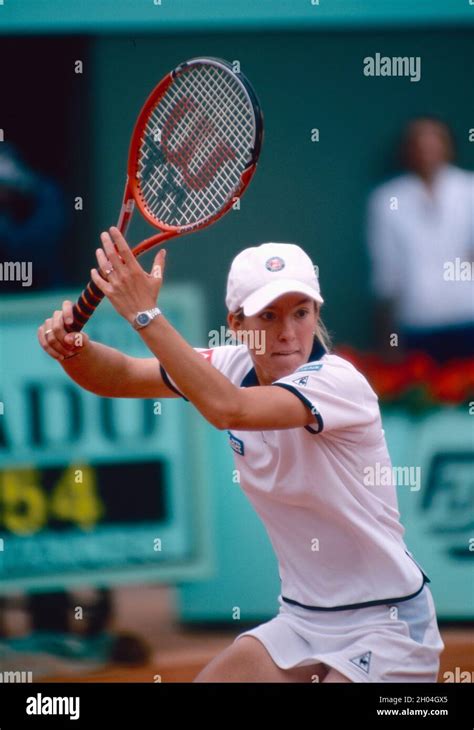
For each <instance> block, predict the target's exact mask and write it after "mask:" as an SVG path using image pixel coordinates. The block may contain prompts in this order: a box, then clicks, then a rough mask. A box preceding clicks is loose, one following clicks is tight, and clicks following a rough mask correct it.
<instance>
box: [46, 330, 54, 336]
mask: <svg viewBox="0 0 474 730" xmlns="http://www.w3.org/2000/svg"><path fill="white" fill-rule="evenodd" d="M52 331H53V330H45V335H49V333H50V332H52Z"/></svg>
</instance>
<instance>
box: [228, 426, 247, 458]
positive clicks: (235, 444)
mask: <svg viewBox="0 0 474 730" xmlns="http://www.w3.org/2000/svg"><path fill="white" fill-rule="evenodd" d="M227 433H228V434H229V443H230V448H231V449H233V450H234V451H235V453H236V454H240V456H243V455H244V453H245V451H244V442H243V441H242V440H241V439H238V438H237V436H234V434H233V433H231V432H230V431H227Z"/></svg>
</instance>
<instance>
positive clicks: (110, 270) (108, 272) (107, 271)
mask: <svg viewBox="0 0 474 730" xmlns="http://www.w3.org/2000/svg"><path fill="white" fill-rule="evenodd" d="M113 270H114V267H113V266H112V268H111V269H106V270H105V273H106V274H107V276H108V275H109V274H111V273H112V271H113Z"/></svg>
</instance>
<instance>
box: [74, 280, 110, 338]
mask: <svg viewBox="0 0 474 730" xmlns="http://www.w3.org/2000/svg"><path fill="white" fill-rule="evenodd" d="M103 298H104V294H103V293H102V292H101V290H100V289H99V287H98V286H97V285H96V284H94V282H93V281H90V282H89V283H88V285H87V286H86V288H85V289H84V291H83V292H82V294H81V295H80V297H79V298H78V300H77V302H76V304H74V305H73V308H72V313H73V317H74V321H73V323H72V324H70V325H67V326H66V330H67V331H68V332H80V331H81V330H82V328H83V327H85V325H86V324H87V322H88V321H89V318H90V317H91V316H92V315H93V314H94V312H95V310H96V308H97V307H98V306H99V304H100V303H101V301H102V299H103Z"/></svg>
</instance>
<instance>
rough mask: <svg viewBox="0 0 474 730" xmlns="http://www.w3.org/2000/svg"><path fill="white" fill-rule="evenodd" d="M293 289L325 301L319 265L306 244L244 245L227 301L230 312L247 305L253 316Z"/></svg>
mask: <svg viewBox="0 0 474 730" xmlns="http://www.w3.org/2000/svg"><path fill="white" fill-rule="evenodd" d="M289 292H301V294H306V295H307V296H308V297H310V298H311V299H314V301H316V302H319V303H320V304H323V302H324V299H323V298H322V296H321V293H320V289H319V281H318V277H317V275H316V269H315V266H314V264H313V262H312V261H311V259H310V258H309V256H308V254H306V253H305V252H304V251H303V249H302V248H300V247H299V246H297V245H296V244H294V243H262V244H261V245H260V246H252V247H251V248H246V249H244V250H243V251H241V252H240V253H239V254H237V256H236V257H235V259H234V260H233V261H232V264H231V267H230V271H229V276H228V278H227V295H226V298H225V303H226V306H227V309H228V310H229V311H230V312H235V311H237V309H239V308H240V307H243V310H244V314H245V316H247V317H250V316H252V315H253V314H257V312H260V311H261V310H262V309H264V308H265V307H266V306H267V305H268V304H270V302H273V300H274V299H277V297H280V296H281V295H282V294H288V293H289Z"/></svg>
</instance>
